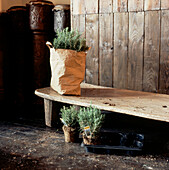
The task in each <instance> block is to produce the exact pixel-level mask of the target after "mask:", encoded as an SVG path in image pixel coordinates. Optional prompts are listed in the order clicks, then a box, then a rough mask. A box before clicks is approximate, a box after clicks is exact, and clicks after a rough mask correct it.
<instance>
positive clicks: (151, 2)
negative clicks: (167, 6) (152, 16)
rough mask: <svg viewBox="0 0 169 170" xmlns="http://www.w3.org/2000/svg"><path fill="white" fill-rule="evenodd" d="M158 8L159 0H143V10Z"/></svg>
mask: <svg viewBox="0 0 169 170" xmlns="http://www.w3.org/2000/svg"><path fill="white" fill-rule="evenodd" d="M159 9H160V0H145V3H144V10H145V11H149V10H159Z"/></svg>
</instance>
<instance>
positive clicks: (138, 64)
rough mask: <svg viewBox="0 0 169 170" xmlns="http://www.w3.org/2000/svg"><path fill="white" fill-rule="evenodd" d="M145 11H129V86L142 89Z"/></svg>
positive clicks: (133, 88)
mask: <svg viewBox="0 0 169 170" xmlns="http://www.w3.org/2000/svg"><path fill="white" fill-rule="evenodd" d="M143 36H144V12H138V13H135V12H130V13H129V61H128V88H129V89H132V90H142V84H143V81H142V76H143Z"/></svg>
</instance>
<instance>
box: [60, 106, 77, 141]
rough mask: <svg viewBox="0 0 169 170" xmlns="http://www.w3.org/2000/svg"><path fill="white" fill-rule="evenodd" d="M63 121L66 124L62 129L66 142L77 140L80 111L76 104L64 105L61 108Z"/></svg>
mask: <svg viewBox="0 0 169 170" xmlns="http://www.w3.org/2000/svg"><path fill="white" fill-rule="evenodd" d="M60 111H61V121H62V123H63V124H64V125H63V127H62V129H63V132H64V136H65V142H76V141H77V138H78V135H79V134H78V130H79V128H78V127H79V124H78V120H77V119H78V116H77V115H78V111H77V108H76V107H75V106H70V107H65V106H64V107H63V108H62V109H61V110H60Z"/></svg>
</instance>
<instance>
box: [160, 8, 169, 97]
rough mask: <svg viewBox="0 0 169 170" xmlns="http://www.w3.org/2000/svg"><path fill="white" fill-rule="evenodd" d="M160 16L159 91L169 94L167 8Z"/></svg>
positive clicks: (168, 28)
mask: <svg viewBox="0 0 169 170" xmlns="http://www.w3.org/2000/svg"><path fill="white" fill-rule="evenodd" d="M161 17H162V18H161V55H160V56H161V58H160V92H161V93H167V94H169V10H164V11H162V13H161Z"/></svg>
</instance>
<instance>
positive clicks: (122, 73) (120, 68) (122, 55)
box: [114, 13, 128, 88]
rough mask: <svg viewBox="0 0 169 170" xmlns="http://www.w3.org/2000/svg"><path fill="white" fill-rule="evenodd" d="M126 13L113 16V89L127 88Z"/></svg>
mask: <svg viewBox="0 0 169 170" xmlns="http://www.w3.org/2000/svg"><path fill="white" fill-rule="evenodd" d="M127 61H128V13H115V14H114V87H118V88H127V71H128V69H127V65H128V64H127Z"/></svg>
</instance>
